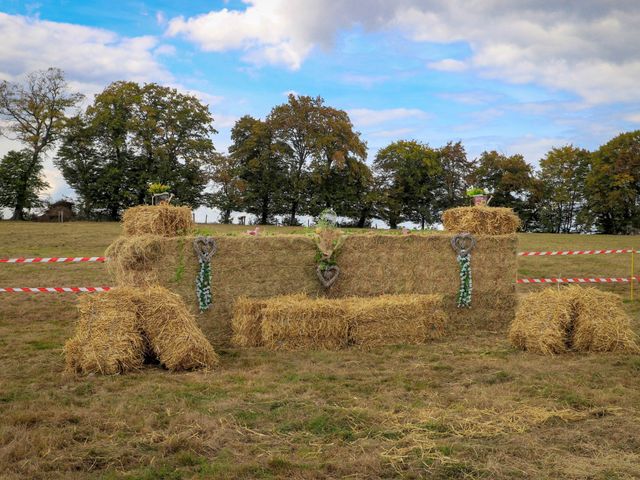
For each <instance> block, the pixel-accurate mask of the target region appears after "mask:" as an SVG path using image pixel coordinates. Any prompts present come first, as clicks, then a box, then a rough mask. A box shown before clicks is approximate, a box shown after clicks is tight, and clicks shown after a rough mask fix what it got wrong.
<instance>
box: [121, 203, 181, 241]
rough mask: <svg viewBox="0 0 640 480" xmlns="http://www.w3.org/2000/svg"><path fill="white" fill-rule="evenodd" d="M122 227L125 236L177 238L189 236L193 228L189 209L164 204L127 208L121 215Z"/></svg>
mask: <svg viewBox="0 0 640 480" xmlns="http://www.w3.org/2000/svg"><path fill="white" fill-rule="evenodd" d="M122 225H123V232H124V235H125V236H132V235H160V236H162V237H179V236H183V235H187V234H189V233H190V232H191V231H192V230H193V227H194V223H193V218H192V215H191V208H189V207H174V206H173V205H164V204H163V205H139V206H137V207H131V208H128V209H127V210H125V212H124V214H123V215H122Z"/></svg>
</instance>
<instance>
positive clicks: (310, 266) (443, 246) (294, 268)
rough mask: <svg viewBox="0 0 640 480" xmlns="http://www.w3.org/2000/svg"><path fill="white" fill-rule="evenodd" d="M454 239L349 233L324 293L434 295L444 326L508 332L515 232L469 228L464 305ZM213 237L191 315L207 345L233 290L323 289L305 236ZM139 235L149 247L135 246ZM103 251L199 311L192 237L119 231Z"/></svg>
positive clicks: (225, 331)
mask: <svg viewBox="0 0 640 480" xmlns="http://www.w3.org/2000/svg"><path fill="white" fill-rule="evenodd" d="M451 237H452V235H451V234H445V233H443V234H432V235H408V236H400V235H375V234H364V235H350V236H348V237H347V239H346V241H345V243H344V245H343V247H342V250H341V252H340V254H339V256H338V265H339V266H340V269H341V273H340V277H339V278H338V280H337V282H336V283H335V284H334V285H333V286H332V287H331V289H330V290H329V291H328V293H327V295H328V296H329V297H335V298H340V297H353V296H358V297H375V296H378V295H384V294H411V293H417V294H431V293H441V294H443V298H444V300H443V304H444V309H445V312H446V313H447V315H448V317H449V322H450V330H451V331H453V332H455V331H457V330H461V331H463V332H465V331H477V330H491V331H506V329H507V327H508V325H509V323H510V322H511V321H512V320H513V317H514V315H515V306H516V290H515V277H516V261H517V258H516V246H517V237H516V235H502V236H483V235H477V236H476V238H477V240H478V243H477V246H476V248H475V249H474V250H473V252H472V260H471V262H472V267H471V268H472V274H473V300H472V307H471V308H470V309H459V308H457V307H456V304H455V299H456V293H457V290H458V286H459V272H458V264H457V262H456V254H455V252H454V251H453V249H452V248H451V244H450V241H451ZM215 239H216V242H217V244H218V250H217V252H216V254H215V255H214V257H213V259H212V262H211V272H212V281H211V284H212V292H213V305H212V307H211V309H210V310H208V311H205V312H204V313H202V314H199V315H198V317H197V318H198V323H199V325H200V326H201V328H202V329H203V330H204V332H205V334H206V335H207V337H208V338H209V340H210V341H211V342H212V343H213V344H214V346H227V345H229V344H230V340H231V334H232V330H231V319H232V316H233V314H232V307H233V304H234V302H235V300H236V299H238V298H240V297H248V298H252V299H266V298H269V297H273V296H278V295H289V294H295V293H304V294H307V295H309V296H311V297H317V296H324V295H325V290H324V289H323V288H322V287H321V286H320V282H319V281H318V278H317V276H316V272H315V267H316V264H315V261H314V257H315V253H316V247H315V244H314V242H313V240H312V239H311V238H309V237H308V236H304V235H282V236H265V237H249V236H246V237H244V236H243V237H234V236H219V237H218V236H216V237H215ZM136 243H144V244H145V245H146V246H145V248H143V249H140V248H135V247H134V246H133V245H134V244H136ZM116 245H117V248H115V247H116ZM141 250H142V252H141ZM147 251H152V252H161V254H160V255H154V256H153V260H152V261H137V260H136V258H138V257H140V256H144V252H147ZM132 252H134V253H132ZM135 252H137V253H135ZM109 258H110V260H109V264H110V270H111V271H112V272H113V273H114V274H115V275H116V281H117V282H122V284H124V285H134V286H144V285H149V284H150V283H153V282H158V283H159V284H160V285H163V286H165V287H166V288H168V289H170V290H172V291H174V292H176V293H178V294H180V295H181V296H182V297H183V298H184V299H185V301H186V302H187V304H188V305H189V306H190V307H191V309H192V311H194V312H195V311H197V299H196V292H195V279H196V275H197V272H198V261H197V258H196V255H195V253H194V250H193V238H190V237H186V238H163V237H159V236H156V237H154V238H152V239H149V238H148V237H146V238H145V237H127V238H121V239H119V240H117V241H116V244H114V246H113V247H112V248H111V249H110V251H109ZM132 265H135V266H136V268H135V269H134V268H132ZM119 272H120V273H119ZM118 284H120V283H118Z"/></svg>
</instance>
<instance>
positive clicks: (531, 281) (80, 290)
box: [0, 276, 640, 293]
mask: <svg viewBox="0 0 640 480" xmlns="http://www.w3.org/2000/svg"><path fill="white" fill-rule="evenodd" d="M633 280H635V281H638V282H640V276H637V277H614V278H555V277H552V278H518V279H517V280H516V283H519V284H537V285H540V284H544V283H629V282H631V281H633ZM112 288H113V287H106V286H104V287H8V288H0V293H93V292H108V291H109V290H111V289H112Z"/></svg>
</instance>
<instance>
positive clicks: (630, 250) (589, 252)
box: [518, 248, 638, 257]
mask: <svg viewBox="0 0 640 480" xmlns="http://www.w3.org/2000/svg"><path fill="white" fill-rule="evenodd" d="M634 252H635V253H638V251H637V250H634V249H633V248H623V249H619V250H565V251H559V252H518V256H519V257H539V256H547V255H549V256H556V255H557V256H564V255H604V254H608V253H634Z"/></svg>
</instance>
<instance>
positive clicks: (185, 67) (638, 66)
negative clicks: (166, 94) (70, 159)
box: [0, 0, 640, 200]
mask: <svg viewBox="0 0 640 480" xmlns="http://www.w3.org/2000/svg"><path fill="white" fill-rule="evenodd" d="M638 25H640V2H638V1H637V0H618V1H607V0H564V1H557V0H483V1H475V2H469V1H466V0H395V1H389V0H368V1H367V0H243V1H237V0H228V1H224V0H220V1H213V0H210V1H204V0H195V1H168V0H148V1H131V0H118V1H115V0H113V1H107V0H94V1H87V0H41V1H37V2H36V1H34V2H24V1H17V0H0V80H7V81H20V79H21V78H23V76H24V74H25V73H28V72H31V71H34V70H38V69H45V68H48V67H50V66H53V67H59V68H61V69H63V70H64V72H65V74H66V78H67V79H68V81H69V84H70V86H71V88H73V89H75V90H77V91H80V92H82V93H84V94H85V95H87V101H90V100H91V99H92V98H93V95H94V94H96V93H98V92H100V91H101V90H102V89H103V88H104V87H105V86H106V85H108V84H109V83H110V82H112V81H115V80H123V79H126V80H134V81H138V82H157V83H161V84H164V85H170V86H173V87H176V88H178V89H180V90H183V91H186V92H190V93H192V94H195V95H197V96H198V97H199V98H200V99H201V100H202V101H203V102H205V103H206V104H208V105H209V108H210V110H211V112H212V114H213V116H214V119H215V121H214V126H215V128H216V129H217V130H218V131H219V133H218V134H217V135H215V136H214V137H213V141H214V145H215V146H216V149H217V150H218V151H221V152H225V151H226V149H227V147H228V146H229V142H230V140H229V132H230V129H231V127H232V126H233V124H234V122H235V120H237V119H238V118H240V117H241V116H242V115H245V114H250V115H253V116H255V117H260V118H264V117H265V116H266V115H267V114H268V113H269V111H270V110H271V108H272V107H273V106H274V105H277V104H280V103H283V102H285V101H286V96H287V94H288V93H289V92H294V93H296V94H304V95H312V96H316V95H320V96H322V97H323V98H324V99H325V101H326V103H327V104H328V105H331V106H333V107H337V108H341V109H344V110H346V111H347V112H348V113H349V115H350V117H351V120H352V122H353V124H354V126H355V128H356V130H358V131H359V132H361V133H362V137H363V139H364V140H365V141H366V142H367V145H368V149H369V150H368V152H369V161H371V160H372V159H373V157H374V156H375V153H376V151H377V150H378V149H380V148H381V147H384V146H385V145H388V144H389V143H391V142H393V141H396V140H400V139H416V140H420V141H422V142H425V143H428V144H429V145H431V146H433V147H438V146H441V145H443V144H445V143H446V142H448V141H458V140H460V141H462V142H463V144H464V145H465V147H466V149H467V152H468V154H469V155H470V156H471V157H476V156H478V155H479V154H480V153H481V152H482V151H484V150H494V149H495V150H498V151H500V152H502V153H505V154H509V155H510V154H515V153H520V154H522V155H524V157H525V159H526V160H527V161H528V162H529V163H531V164H533V165H537V163H538V161H539V159H540V158H542V157H543V156H544V154H545V153H546V152H547V151H548V150H549V149H550V148H551V147H553V146H562V145H566V144H574V145H577V146H580V147H584V148H588V149H595V148H597V147H598V146H599V145H601V144H603V143H605V142H606V141H607V140H609V139H610V138H612V137H613V136H615V135H617V134H619V133H621V132H624V131H629V130H636V129H640V48H638V45H640V29H639V28H638ZM16 147H19V146H18V145H16V144H15V143H14V142H11V141H10V140H7V139H0V155H3V154H4V153H6V152H7V151H8V150H9V149H11V148H16ZM45 173H46V176H47V180H48V181H49V183H50V185H51V187H50V188H49V189H48V190H47V191H46V192H45V193H46V196H47V197H48V198H50V199H52V200H56V199H59V198H61V197H62V196H65V195H70V194H71V193H72V191H71V190H70V189H69V187H68V186H67V185H66V183H65V182H64V179H63V178H62V177H61V176H60V174H59V172H57V171H56V169H55V168H54V167H53V164H52V162H51V159H50V158H49V159H47V161H46V162H45Z"/></svg>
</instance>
